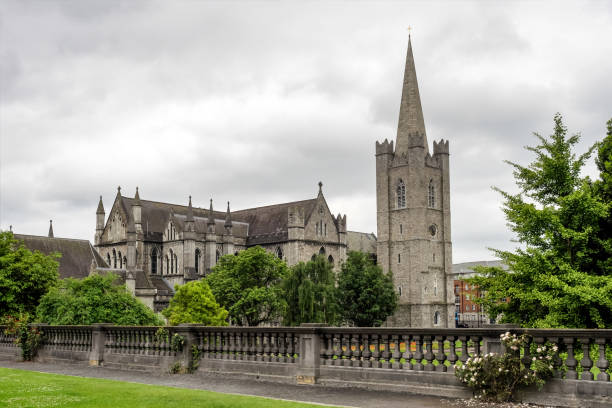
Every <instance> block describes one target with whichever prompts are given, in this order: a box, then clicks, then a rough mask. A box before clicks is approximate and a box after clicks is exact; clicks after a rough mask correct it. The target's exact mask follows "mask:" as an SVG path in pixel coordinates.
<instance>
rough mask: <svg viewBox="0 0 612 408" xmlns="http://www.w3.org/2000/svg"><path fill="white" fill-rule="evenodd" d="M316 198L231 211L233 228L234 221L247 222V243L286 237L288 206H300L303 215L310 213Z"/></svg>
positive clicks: (271, 240)
mask: <svg viewBox="0 0 612 408" xmlns="http://www.w3.org/2000/svg"><path fill="white" fill-rule="evenodd" d="M316 204H317V199H316V198H313V199H310V200H302V201H293V202H290V203H283V204H275V205H268V206H265V207H256V208H249V209H246V210H240V211H234V212H232V217H233V219H234V228H235V224H236V221H242V222H246V223H248V224H249V236H248V238H247V245H256V244H265V243H270V242H276V241H282V240H285V239H287V224H288V221H289V207H302V208H303V210H304V214H305V216H308V215H310V213H312V211H313V210H314V208H315V206H316Z"/></svg>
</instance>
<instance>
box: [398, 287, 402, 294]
mask: <svg viewBox="0 0 612 408" xmlns="http://www.w3.org/2000/svg"><path fill="white" fill-rule="evenodd" d="M397 291H398V293H399V295H400V296H402V287H401V286H398V287H397Z"/></svg>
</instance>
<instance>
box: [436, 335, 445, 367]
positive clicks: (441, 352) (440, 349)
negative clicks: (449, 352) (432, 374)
mask: <svg viewBox="0 0 612 408" xmlns="http://www.w3.org/2000/svg"><path fill="white" fill-rule="evenodd" d="M436 341H437V342H438V353H437V354H436V361H437V362H438V365H437V366H436V371H439V372H443V373H445V372H446V370H447V367H446V365H445V364H444V362H445V361H446V354H445V353H444V336H436Z"/></svg>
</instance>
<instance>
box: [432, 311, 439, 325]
mask: <svg viewBox="0 0 612 408" xmlns="http://www.w3.org/2000/svg"><path fill="white" fill-rule="evenodd" d="M433 323H434V326H437V325H439V324H440V312H436V313H434V321H433Z"/></svg>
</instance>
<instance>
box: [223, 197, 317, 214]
mask: <svg viewBox="0 0 612 408" xmlns="http://www.w3.org/2000/svg"><path fill="white" fill-rule="evenodd" d="M316 200H317V198H316V197H315V198H308V199H306V200H297V201H289V202H286V203H278V204H268V205H262V206H260V207H251V208H245V209H242V210H235V211H232V214H235V213H239V212H243V211H251V210H258V209H260V208H270V207H280V206H281V205H291V204H302V203H306V202H308V201H316Z"/></svg>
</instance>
